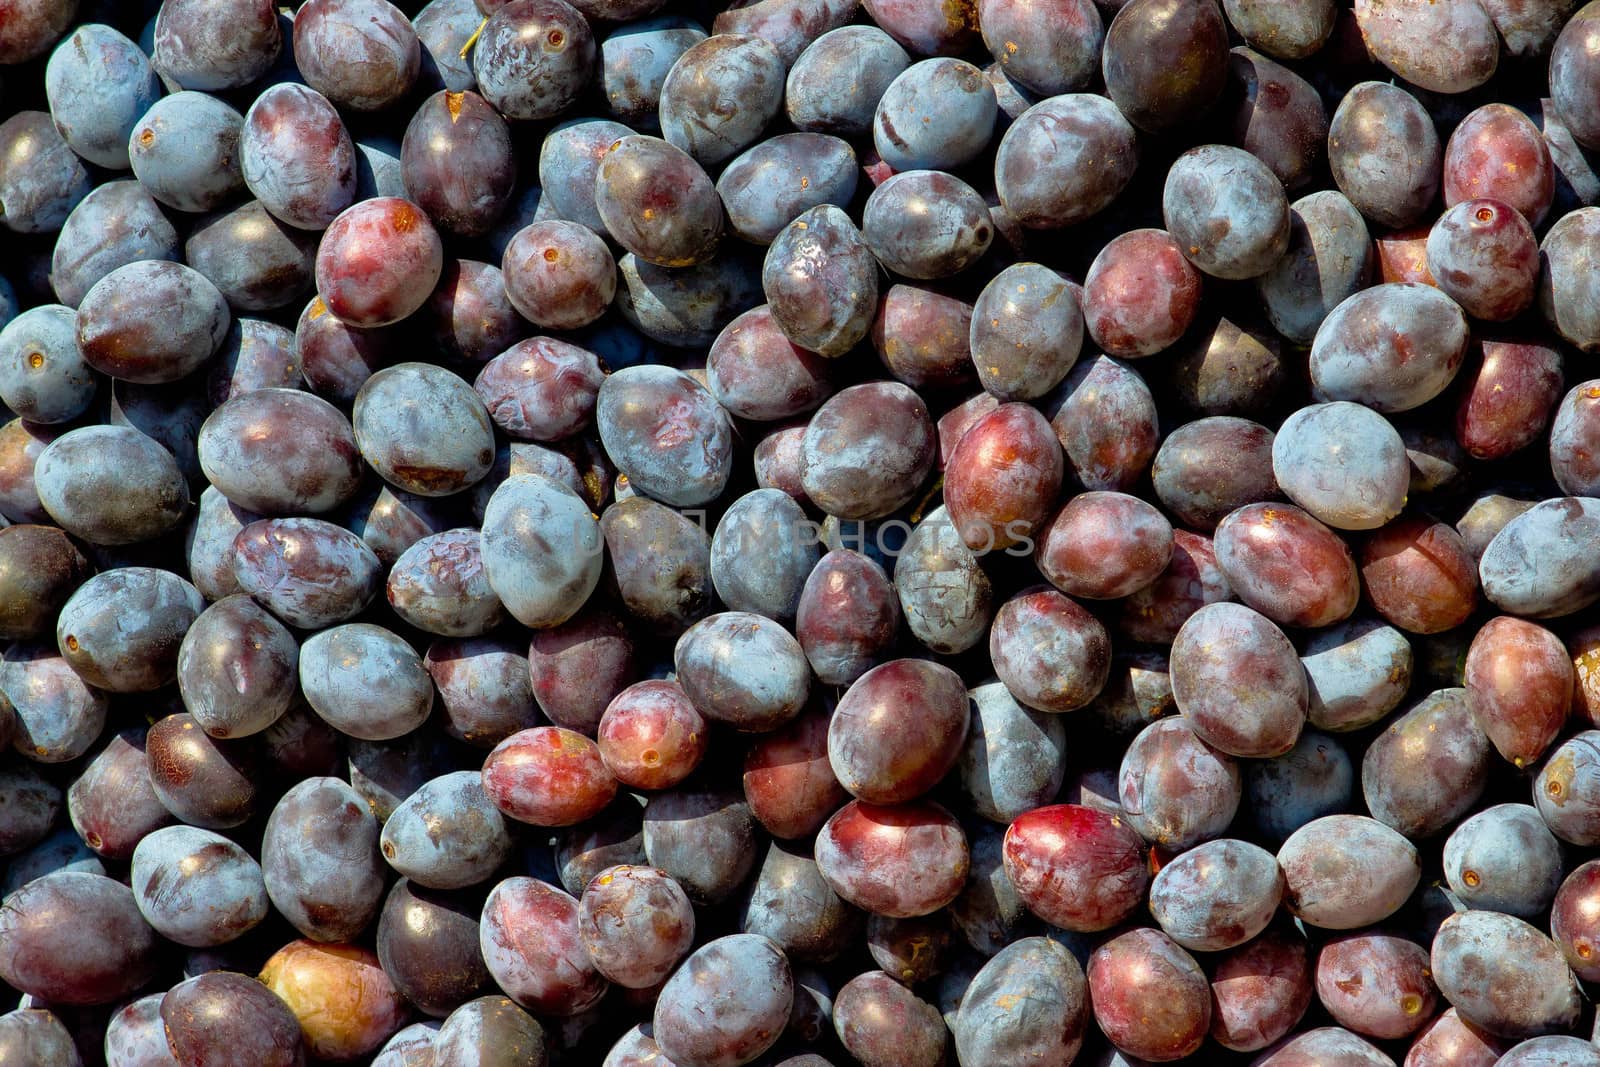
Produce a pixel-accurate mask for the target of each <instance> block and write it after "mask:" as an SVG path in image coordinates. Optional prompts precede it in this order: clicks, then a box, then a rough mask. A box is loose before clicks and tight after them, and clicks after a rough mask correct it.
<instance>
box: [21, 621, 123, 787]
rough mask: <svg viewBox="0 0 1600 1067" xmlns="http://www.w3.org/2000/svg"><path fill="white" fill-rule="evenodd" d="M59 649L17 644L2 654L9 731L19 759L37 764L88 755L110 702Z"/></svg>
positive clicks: (52, 645)
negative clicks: (81, 674) (22, 758)
mask: <svg viewBox="0 0 1600 1067" xmlns="http://www.w3.org/2000/svg"><path fill="white" fill-rule="evenodd" d="M57 647H58V644H57V643H55V642H52V643H50V644H45V643H34V642H29V641H18V642H16V643H14V644H12V645H11V647H10V648H8V649H6V651H5V653H4V655H3V656H0V696H3V697H4V698H5V699H4V701H3V702H0V706H4V707H6V708H7V709H8V712H9V713H8V714H6V715H4V718H5V720H6V723H7V730H6V733H7V734H8V735H9V740H10V742H11V746H12V747H14V748H15V749H16V751H17V753H18V754H19V755H22V756H24V757H26V758H27V759H30V760H33V761H35V762H37V763H66V762H67V761H69V760H75V759H77V758H78V757H79V756H81V755H83V754H84V753H85V752H87V751H88V750H89V748H90V746H91V745H93V744H94V741H95V738H97V737H98V736H99V735H100V732H101V731H102V730H104V729H105V723H106V711H107V708H108V706H109V703H110V701H109V699H108V698H107V695H106V694H105V693H103V692H101V691H100V690H99V689H96V688H93V687H91V686H90V685H89V683H87V682H86V681H84V679H83V678H82V677H81V676H80V675H79V674H78V672H77V671H76V670H75V669H74V668H73V666H72V665H71V663H69V662H68V661H67V659H66V658H65V657H64V656H62V655H60V654H58V652H57Z"/></svg>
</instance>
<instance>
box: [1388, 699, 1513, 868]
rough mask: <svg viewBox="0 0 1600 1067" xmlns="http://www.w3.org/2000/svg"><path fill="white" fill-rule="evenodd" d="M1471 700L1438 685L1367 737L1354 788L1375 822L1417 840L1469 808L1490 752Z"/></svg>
mask: <svg viewBox="0 0 1600 1067" xmlns="http://www.w3.org/2000/svg"><path fill="white" fill-rule="evenodd" d="M1475 705H1476V698H1475V697H1474V696H1473V695H1472V694H1471V693H1470V692H1469V691H1468V690H1465V689H1445V690H1439V691H1437V692H1434V693H1432V694H1429V695H1428V696H1427V697H1424V698H1423V699H1422V701H1421V702H1419V703H1418V704H1417V705H1416V706H1415V707H1413V708H1412V709H1410V710H1409V711H1407V712H1406V713H1405V714H1404V715H1402V716H1400V717H1399V718H1397V719H1396V720H1395V721H1394V722H1392V723H1390V724H1389V726H1388V727H1387V728H1386V729H1385V730H1384V732H1383V733H1382V734H1380V735H1379V736H1378V737H1377V738H1376V739H1375V740H1374V741H1373V742H1372V744H1371V745H1370V746H1369V747H1368V749H1367V753H1366V756H1365V757H1364V758H1363V759H1362V761H1361V788H1362V792H1363V793H1364V794H1365V796H1366V800H1367V808H1368V809H1369V810H1370V811H1371V812H1372V815H1373V817H1374V818H1375V819H1377V820H1378V821H1379V822H1382V823H1384V824H1385V825H1387V826H1389V827H1391V828H1393V829H1395V830H1398V831H1399V832H1400V833H1402V834H1405V835H1406V836H1407V837H1409V838H1413V839H1421V838H1426V837H1431V836H1433V835H1434V834H1437V833H1439V832H1440V831H1442V830H1443V829H1445V828H1446V827H1447V826H1449V825H1450V824H1451V823H1453V822H1455V820H1456V819H1457V818H1459V817H1460V816H1461V815H1463V814H1465V813H1466V812H1467V811H1469V810H1471V808H1472V807H1473V805H1475V804H1476V803H1477V801H1478V797H1479V796H1481V795H1482V793H1483V790H1484V786H1485V785H1486V772H1487V771H1488V767H1489V751H1490V749H1489V739H1488V737H1487V736H1486V735H1485V734H1484V733H1483V731H1482V730H1481V729H1480V728H1479V726H1478V724H1477V721H1476V719H1475V718H1474V716H1473V708H1474V707H1475Z"/></svg>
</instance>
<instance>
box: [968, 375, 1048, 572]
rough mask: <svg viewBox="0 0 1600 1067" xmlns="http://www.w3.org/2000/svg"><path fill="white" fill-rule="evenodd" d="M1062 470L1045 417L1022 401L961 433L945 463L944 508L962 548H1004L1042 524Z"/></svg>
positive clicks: (983, 419)
mask: <svg viewBox="0 0 1600 1067" xmlns="http://www.w3.org/2000/svg"><path fill="white" fill-rule="evenodd" d="M1064 471H1065V460H1064V458H1063V456H1062V452H1061V445H1060V442H1058V441H1057V440H1056V436H1055V432H1054V431H1053V430H1052V429H1051V427H1050V423H1049V422H1048V421H1047V420H1046V419H1045V417H1044V416H1043V415H1041V414H1040V413H1039V411H1038V410H1037V409H1036V408H1034V407H1032V406H1030V405H1027V404H1021V403H1013V404H1003V405H1001V406H1000V407H998V408H996V409H995V410H994V411H992V412H990V413H989V414H987V415H985V416H983V417H982V418H980V419H978V420H977V421H976V422H975V423H973V425H972V426H971V427H970V428H969V429H968V430H967V431H966V432H965V433H964V434H962V436H961V439H960V442H959V443H958V444H957V445H956V448H955V451H954V453H952V454H951V456H950V458H949V461H948V462H947V463H946V464H945V487H944V497H945V508H946V509H947V511H948V512H949V514H950V519H951V521H952V522H953V523H955V525H956V528H957V529H958V530H959V531H960V532H961V536H962V539H963V540H964V541H966V544H967V547H968V548H971V549H973V550H975V551H980V552H989V551H993V550H996V549H1005V548H1009V547H1011V546H1012V545H1015V544H1018V543H1019V542H1022V541H1024V540H1026V539H1031V538H1032V536H1033V535H1034V534H1035V533H1036V532H1037V531H1039V529H1040V528H1041V527H1042V526H1044V524H1045V520H1046V518H1047V516H1048V513H1049V510H1050V508H1051V507H1052V505H1054V503H1055V500H1056V497H1057V495H1058V494H1059V493H1060V491H1061V481H1062V477H1063V474H1064Z"/></svg>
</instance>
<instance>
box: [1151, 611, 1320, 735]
mask: <svg viewBox="0 0 1600 1067" xmlns="http://www.w3.org/2000/svg"><path fill="white" fill-rule="evenodd" d="M1171 655H1172V660H1171V663H1172V694H1173V697H1174V698H1175V699H1176V700H1177V703H1178V709H1179V711H1181V712H1182V713H1183V716H1184V718H1185V719H1186V720H1187V721H1188V723H1189V725H1190V728H1191V729H1193V730H1194V732H1195V735H1196V736H1197V737H1199V738H1200V739H1201V740H1202V741H1204V742H1206V743H1208V744H1210V745H1211V746H1213V747H1214V748H1216V749H1218V750H1219V751H1221V752H1225V753H1227V754H1228V755H1231V756H1237V757H1247V758H1255V759H1262V758H1271V757H1273V756H1280V755H1283V754H1284V753H1285V752H1288V751H1289V750H1290V749H1291V748H1293V747H1294V743H1295V741H1296V740H1298V739H1299V737H1300V730H1301V728H1302V727H1303V726H1304V725H1305V714H1306V706H1307V701H1308V692H1307V683H1306V675H1305V670H1304V668H1302V667H1301V665H1300V657H1299V656H1298V655H1297V654H1296V653H1295V649H1294V646H1293V645H1292V644H1290V642H1289V639H1288V637H1286V636H1285V635H1284V633H1283V631H1282V630H1280V629H1278V627H1277V626H1275V625H1274V624H1273V623H1272V621H1271V620H1270V619H1268V618H1267V617H1266V616H1264V615H1262V614H1260V613H1259V612H1256V611H1253V610H1252V609H1250V608H1248V607H1245V606H1244V605H1241V604H1228V603H1222V604H1208V605H1206V606H1205V607H1203V608H1201V609H1200V610H1199V611H1197V612H1195V613H1194V614H1193V615H1191V616H1190V617H1189V620H1188V621H1187V622H1185V623H1184V624H1183V628H1182V629H1180V630H1179V631H1178V635H1177V637H1175V638H1174V639H1173V642H1172V654H1171Z"/></svg>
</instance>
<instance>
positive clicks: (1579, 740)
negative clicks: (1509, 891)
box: [1500, 730, 1600, 911]
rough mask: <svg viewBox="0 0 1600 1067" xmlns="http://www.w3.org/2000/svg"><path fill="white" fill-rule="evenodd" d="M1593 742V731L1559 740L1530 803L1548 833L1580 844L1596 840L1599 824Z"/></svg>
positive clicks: (1599, 837)
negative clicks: (1536, 810) (1548, 829)
mask: <svg viewBox="0 0 1600 1067" xmlns="http://www.w3.org/2000/svg"><path fill="white" fill-rule="evenodd" d="M1597 741H1600V736H1597V735H1596V733H1595V731H1593V730H1585V731H1583V732H1582V733H1580V734H1578V735H1576V736H1575V737H1572V738H1571V739H1569V740H1567V741H1564V742H1562V743H1561V744H1560V745H1559V746H1557V747H1556V749H1555V751H1553V752H1552V753H1551V754H1550V758H1549V759H1548V760H1546V761H1545V765H1544V767H1542V768H1541V769H1540V771H1539V776H1538V777H1537V778H1536V779H1535V780H1534V784H1533V802H1534V804H1535V805H1537V806H1538V809H1539V814H1540V816H1541V817H1542V818H1543V819H1544V821H1545V824H1546V825H1547V826H1549V828H1550V830H1551V832H1553V833H1554V834H1555V835H1556V836H1557V837H1559V838H1561V839H1562V840H1563V841H1567V842H1569V843H1571V844H1574V845H1579V846H1582V847H1590V845H1591V844H1592V843H1593V842H1595V841H1600V825H1597V822H1596V803H1597V801H1600V792H1597V789H1600V782H1597V780H1596V771H1597V768H1596V763H1595V760H1596V756H1597V755H1600V753H1597V752H1596V749H1595V743H1596V742H1597ZM1500 910H1502V911H1504V910H1508V909H1504V908H1502V909H1500Z"/></svg>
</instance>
